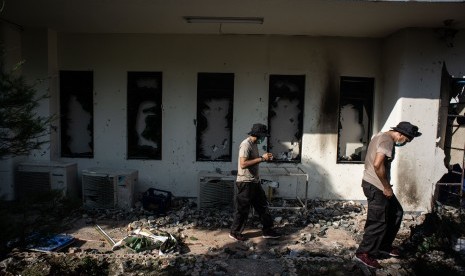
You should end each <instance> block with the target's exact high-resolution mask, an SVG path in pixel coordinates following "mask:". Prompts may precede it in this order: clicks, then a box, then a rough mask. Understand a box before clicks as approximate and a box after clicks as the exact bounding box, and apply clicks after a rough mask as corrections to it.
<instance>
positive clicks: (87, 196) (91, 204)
mask: <svg viewBox="0 0 465 276" xmlns="http://www.w3.org/2000/svg"><path fill="white" fill-rule="evenodd" d="M138 176H139V175H138V171H137V170H129V169H108V168H90V169H86V170H83V171H82V200H83V205H84V207H85V208H97V209H126V210H128V209H130V208H131V207H132V206H133V204H134V187H135V186H136V184H137V180H138Z"/></svg>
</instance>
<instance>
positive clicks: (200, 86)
mask: <svg viewBox="0 0 465 276" xmlns="http://www.w3.org/2000/svg"><path fill="white" fill-rule="evenodd" d="M234 78H235V76H234V73H205V72H201V73H198V74H197V120H196V137H197V139H196V161H215V162H231V161H232V135H233V132H232V124H233V111H234ZM212 99H213V100H226V101H228V109H229V111H228V113H227V114H226V116H225V119H226V125H225V126H224V127H225V129H226V130H225V131H229V133H227V134H226V136H227V137H226V138H224V139H225V140H224V141H226V142H227V145H226V146H225V147H224V148H223V149H226V148H227V153H226V154H223V155H220V156H218V157H216V158H212V155H210V156H208V155H207V154H206V153H205V148H206V147H204V146H202V144H203V142H204V140H206V139H205V138H204V137H205V136H204V131H205V130H207V128H208V122H207V119H206V117H205V116H204V115H203V112H204V111H205V110H207V109H208V108H209V106H208V102H209V101H211V100H212ZM224 141H223V144H222V145H224ZM219 146H221V145H216V144H215V145H212V146H210V148H211V147H219Z"/></svg>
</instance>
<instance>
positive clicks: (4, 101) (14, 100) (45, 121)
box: [0, 58, 54, 158]
mask: <svg viewBox="0 0 465 276" xmlns="http://www.w3.org/2000/svg"><path fill="white" fill-rule="evenodd" d="M22 64H23V63H18V65H17V66H16V67H15V68H14V69H12V70H9V71H7V70H5V68H3V67H4V62H3V58H0V158H2V157H7V156H18V155H27V154H29V153H30V152H31V151H32V150H35V149H39V148H40V147H41V146H42V145H43V144H46V143H48V142H49V141H48V140H45V139H44V136H46V135H47V134H48V133H49V129H50V122H51V121H52V120H53V119H54V116H49V117H46V116H39V115H38V114H37V110H36V108H37V107H38V106H39V101H40V100H42V99H44V98H47V97H48V96H47V95H42V96H40V95H38V93H37V91H36V89H35V87H34V85H30V84H28V83H27V82H26V81H25V79H24V77H23V76H21V75H19V74H15V73H16V72H17V71H18V70H19V68H20V67H21V66H22Z"/></svg>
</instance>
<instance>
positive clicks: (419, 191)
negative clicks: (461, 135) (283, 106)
mask: <svg viewBox="0 0 465 276" xmlns="http://www.w3.org/2000/svg"><path fill="white" fill-rule="evenodd" d="M24 36H26V37H27V36H28V30H26V31H25V34H24ZM33 36H34V33H32V34H31V35H29V37H30V38H31V37H33ZM42 36H45V37H46V39H45V38H43V37H42V38H41V37H37V38H36V40H37V41H44V40H42V39H45V41H46V44H47V46H48V47H47V48H46V49H47V51H46V52H47V53H48V61H47V66H43V64H42V59H40V61H39V65H40V69H39V70H37V71H34V76H36V75H37V76H39V75H42V77H46V76H47V75H50V74H52V75H53V74H54V72H56V71H57V70H92V71H93V72H94V144H95V146H94V150H95V153H94V158H93V159H64V158H58V159H60V160H63V161H71V162H77V163H78V170H79V171H80V170H83V169H86V168H89V167H94V166H98V167H111V168H132V169H137V170H138V171H139V183H138V186H137V187H136V190H137V191H144V190H145V189H147V188H148V187H155V188H160V189H165V190H170V191H172V192H173V193H174V195H176V196H194V197H195V196H197V194H198V185H197V173H198V172H199V171H201V170H207V171H215V170H216V169H218V168H219V169H221V170H223V171H230V170H232V169H236V167H237V161H236V160H237V147H238V145H239V143H240V142H241V141H242V139H244V138H245V136H246V133H247V132H248V131H249V130H250V127H251V125H252V124H253V123H254V122H262V123H266V122H267V108H268V75H269V74H305V75H306V84H305V86H306V91H305V107H304V135H303V145H302V164H300V165H299V166H301V167H302V168H303V169H304V170H305V171H306V172H307V173H308V174H309V192H308V196H309V197H310V198H316V197H320V198H338V199H361V200H364V199H365V197H364V195H363V192H362V189H361V187H360V182H361V177H362V172H363V165H362V164H336V154H337V126H338V123H337V122H338V118H337V110H338V93H339V92H338V82H339V77H340V76H357V77H373V78H375V109H374V110H375V115H374V116H375V120H374V125H373V130H374V132H377V131H379V130H387V129H389V127H390V126H394V125H395V124H397V122H398V121H400V120H409V121H411V122H412V123H415V124H417V125H418V126H419V127H420V130H421V131H422V132H423V136H422V137H421V138H418V140H415V141H414V142H413V143H411V144H410V145H408V147H405V149H401V150H399V151H398V155H397V161H396V162H395V165H394V169H393V176H394V177H393V183H394V184H395V186H396V192H397V194H398V196H399V198H400V199H401V201H402V202H403V203H404V207H405V209H406V210H427V209H428V208H429V204H430V199H431V191H432V186H433V184H434V183H435V182H436V181H437V179H438V176H440V175H442V173H443V171H444V169H442V168H441V166H440V165H442V158H443V156H442V150H440V149H438V148H437V147H436V145H435V141H436V137H435V136H436V128H437V110H438V100H437V99H438V97H439V86H440V76H441V74H440V72H441V71H440V69H441V66H442V61H444V60H445V61H446V62H447V64H448V68H449V69H450V71H451V72H456V74H462V75H464V74H463V70H464V67H463V64H465V62H463V61H464V57H463V54H464V53H463V50H460V49H464V48H465V47H463V43H464V38H463V32H459V34H458V36H457V38H456V39H457V46H456V47H454V48H447V47H445V46H444V45H442V44H441V42H440V41H438V40H437V39H435V36H434V32H433V31H422V30H406V31H402V32H399V33H398V34H395V35H393V36H391V37H389V38H387V39H385V40H377V39H349V38H318V37H304V36H252V35H250V36H241V35H211V36H209V35H149V34H147V35H125V34H119V35H117V34H113V35H109V34H92V35H87V34H61V33H58V34H57V35H56V36H55V34H54V33H53V32H50V31H47V32H44V34H43V35H42ZM29 41H31V40H29ZM55 42H56V56H54V53H55V51H54V50H53V49H54V45H55V44H54V43H55ZM443 46H444V47H443ZM33 47H34V44H31V43H27V44H26V45H23V48H24V50H23V51H24V52H29V53H33V52H34V51H32V49H29V48H33ZM36 54H37V55H43V54H44V51H40V52H36ZM41 64H42V65H41ZM31 70H32V69H31ZM127 71H162V72H163V152H162V156H163V160H158V161H157V160H145V161H144V160H126V136H127V134H126V87H127V83H126V81H127V79H126V78H127ZM198 72H229V73H234V74H235V84H234V88H235V91H234V117H233V162H196V161H195V146H196V141H195V125H194V120H195V119H196V85H197V81H196V78H197V73H198ZM56 85H57V79H56V75H55V78H52V79H51V81H50V82H49V84H48V86H51V87H52V88H53V87H55V88H53V89H51V90H50V91H51V93H52V98H51V100H50V101H49V103H47V104H46V105H44V106H45V107H44V110H43V112H45V113H47V112H53V110H54V109H56V108H58V107H57V97H58V91H57V89H56V87H57V86H56ZM43 89H46V88H43ZM52 135H53V134H52ZM420 139H421V140H420ZM45 151H46V152H47V151H48V152H47V154H45V155H41V157H37V156H36V155H35V156H31V158H42V157H43V156H46V157H45V158H51V159H55V157H58V156H59V152H58V151H59V141H57V139H55V141H54V140H53V137H52V146H51V147H50V148H47V149H45ZM263 165H264V164H262V166H263ZM265 166H266V165H265ZM270 166H271V167H272V166H274V165H270ZM287 166H290V167H293V166H292V165H287Z"/></svg>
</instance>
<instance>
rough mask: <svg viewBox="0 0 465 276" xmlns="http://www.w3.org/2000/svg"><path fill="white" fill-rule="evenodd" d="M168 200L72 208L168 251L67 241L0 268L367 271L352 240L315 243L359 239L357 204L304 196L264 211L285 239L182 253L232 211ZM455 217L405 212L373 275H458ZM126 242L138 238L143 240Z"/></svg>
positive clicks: (460, 260) (454, 212) (446, 212)
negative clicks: (163, 206) (166, 242)
mask: <svg viewBox="0 0 465 276" xmlns="http://www.w3.org/2000/svg"><path fill="white" fill-rule="evenodd" d="M172 206H173V207H172V208H171V209H169V210H167V211H166V213H163V214H157V213H153V212H147V211H145V210H144V209H143V208H142V207H141V204H138V205H137V207H136V208H134V209H133V210H130V211H122V210H81V212H75V213H73V216H79V218H80V219H84V220H85V221H86V223H87V224H95V223H96V222H98V221H101V220H115V221H121V222H124V224H125V225H126V226H125V229H124V231H126V232H127V233H128V234H129V233H138V232H137V231H139V232H140V229H151V230H150V231H151V233H155V234H156V235H161V234H164V233H167V234H168V235H169V236H171V237H173V240H175V241H176V242H177V243H178V245H177V246H176V247H173V248H176V250H171V251H169V252H168V253H167V254H165V255H160V251H159V250H158V249H154V248H153V247H149V246H148V247H147V250H144V248H143V247H141V246H139V247H138V248H137V250H135V248H133V249H132V250H125V249H127V248H124V247H122V249H119V250H116V251H109V252H101V250H98V249H93V250H86V251H80V250H79V249H76V248H74V247H73V248H69V249H68V251H67V252H66V253H37V252H35V253H31V252H25V251H24V250H23V251H22V250H19V249H17V250H15V251H14V252H13V253H12V254H10V256H9V257H8V258H6V259H5V260H3V261H2V262H0V274H2V275H3V274H5V275H19V274H21V275H27V274H34V275H57V274H54V273H55V272H59V274H60V275H80V274H87V275H173V274H175V275H239V274H234V273H233V272H236V273H238V269H239V268H241V269H242V271H243V272H244V271H247V269H251V270H252V269H253V270H254V271H257V270H260V271H261V272H262V274H260V275H315V274H318V275H319V274H321V275H364V274H365V275H366V274H367V271H366V270H364V268H362V267H360V265H356V263H355V262H354V261H353V256H354V251H355V249H356V247H354V246H353V245H352V246H349V245H347V244H344V243H341V242H337V241H332V242H331V241H330V244H331V246H330V247H328V246H326V247H324V246H322V245H323V244H324V243H323V241H326V244H328V240H330V237H331V236H330V235H329V234H328V233H330V232H333V233H334V231H339V232H338V233H346V234H347V235H349V236H350V237H352V239H353V240H354V241H356V242H357V243H358V242H359V241H360V239H361V235H362V234H363V225H364V220H365V219H366V209H365V207H364V205H363V204H361V203H359V202H354V201H331V200H309V201H308V204H307V208H301V209H295V208H294V209H285V208H276V209H271V210H270V211H271V212H272V215H273V217H274V219H275V226H276V227H277V228H278V229H279V230H280V231H281V232H283V234H284V235H285V238H283V239H278V240H261V241H260V243H263V244H257V242H256V241H253V240H249V241H246V242H232V241H230V240H228V242H229V243H230V244H233V246H212V247H209V248H208V250H207V253H205V254H200V255H199V254H197V255H196V254H193V253H192V252H190V250H189V248H188V247H189V243H190V242H192V241H195V239H196V238H195V237H194V236H193V235H192V234H186V233H195V231H201V230H202V231H218V229H229V227H230V226H231V223H232V214H233V210H232V209H228V208H225V209H223V210H211V209H210V210H208V209H207V210H199V209H198V208H197V206H196V204H195V201H192V200H187V199H184V200H182V201H179V202H178V203H177V204H173V205H172ZM273 206H283V207H286V206H298V202H293V201H292V200H282V199H275V200H274V201H273ZM462 221H463V218H462V217H461V213H460V209H456V208H453V207H449V206H439V207H438V208H437V210H435V212H434V213H431V214H415V213H413V214H406V215H405V216H404V221H403V223H402V226H401V230H400V232H399V235H398V239H396V244H397V245H399V246H400V247H401V248H403V249H404V251H403V252H404V253H405V258H402V259H393V258H390V259H386V260H381V263H382V265H383V267H384V268H383V269H381V270H377V271H376V275H422V274H425V275H426V274H428V275H431V273H430V272H432V271H433V272H437V274H441V273H443V272H447V273H448V275H465V269H464V267H465V266H464V265H463V264H464V255H465V238H464V239H462V236H463V235H464V234H465V231H464V229H463V223H462ZM247 226H248V227H250V228H256V229H260V228H261V225H260V220H259V219H258V217H257V216H256V215H255V214H253V213H252V212H251V214H250V217H249V221H248V223H247ZM188 230H189V231H188ZM193 231H194V232H193ZM149 234H150V233H149ZM289 237H292V238H289ZM128 241H130V242H136V241H137V242H139V243H140V244H142V243H141V242H142V241H143V239H130V240H128ZM144 242H146V241H144ZM462 242H463V247H462ZM134 245H138V244H137V243H134ZM365 269H366V268H365ZM38 271H39V272H40V271H41V273H39V272H38ZM64 271H68V272H67V273H64ZM32 272H34V273H32ZM368 273H372V271H371V272H370V271H368ZM433 274H434V273H433Z"/></svg>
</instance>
